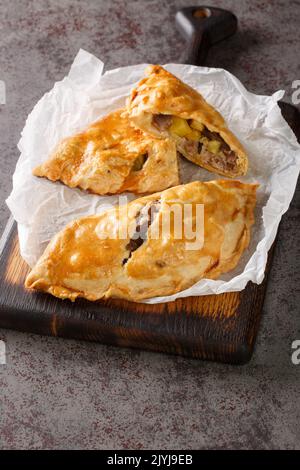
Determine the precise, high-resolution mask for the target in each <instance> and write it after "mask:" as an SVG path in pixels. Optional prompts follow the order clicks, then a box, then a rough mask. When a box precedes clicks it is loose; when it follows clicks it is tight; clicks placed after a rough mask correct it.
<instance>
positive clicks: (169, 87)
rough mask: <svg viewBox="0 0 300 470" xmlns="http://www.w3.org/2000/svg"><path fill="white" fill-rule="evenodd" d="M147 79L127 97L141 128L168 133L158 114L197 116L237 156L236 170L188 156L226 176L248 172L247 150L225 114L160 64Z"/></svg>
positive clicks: (134, 118) (153, 66) (131, 110)
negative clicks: (155, 122)
mask: <svg viewBox="0 0 300 470" xmlns="http://www.w3.org/2000/svg"><path fill="white" fill-rule="evenodd" d="M145 75H146V76H145V78H143V79H142V80H141V81H140V82H139V83H138V85H137V86H136V88H134V89H133V90H132V92H131V95H130V97H129V99H128V100H127V110H128V112H129V114H130V116H131V118H132V120H133V122H134V124H135V125H136V126H137V127H138V128H139V129H143V130H145V131H147V132H149V133H151V134H152V135H153V136H161V137H162V136H165V137H166V136H167V135H168V132H167V131H161V130H158V129H157V128H156V127H155V126H153V124H152V117H153V115H154V114H165V115H173V116H178V117H181V118H183V119H195V120H197V121H199V122H201V123H202V124H204V125H205V126H206V128H207V129H208V130H209V131H211V132H216V133H218V134H219V135H220V136H221V137H222V139H223V140H224V141H225V142H226V143H227V144H228V146H229V147H230V149H231V150H232V151H234V152H235V153H236V155H237V157H238V158H237V162H236V166H235V168H234V170H228V169H226V170H225V171H222V170H221V169H219V168H216V167H215V166H212V165H210V164H208V163H206V162H205V161H203V159H201V158H199V157H197V158H195V157H193V156H192V155H187V154H185V155H184V156H185V157H186V158H188V159H189V160H191V161H193V162H194V163H196V164H197V165H200V166H202V167H203V168H206V169H207V170H209V171H212V172H214V173H219V174H221V175H223V176H229V177H237V176H241V175H245V174H246V173H247V169H248V158H247V155H246V152H245V149H244V148H243V146H242V145H241V143H240V142H239V141H238V139H237V138H236V136H235V135H234V134H233V133H232V132H231V131H230V130H229V129H228V128H227V126H226V123H225V121H224V119H223V117H222V116H221V114H220V113H219V112H218V111H217V110H216V109H215V108H213V106H211V105H209V104H208V103H207V102H206V101H205V99H204V98H203V97H202V95H201V94H200V93H199V92H197V91H196V90H194V89H193V88H191V87H190V86H188V85H186V84H185V83H183V82H182V81H181V80H179V78H177V77H175V76H174V75H172V74H171V73H170V72H168V71H167V70H165V69H164V68H163V67H161V66H159V65H150V66H148V67H147V69H146V71H145Z"/></svg>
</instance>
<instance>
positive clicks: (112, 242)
mask: <svg viewBox="0 0 300 470" xmlns="http://www.w3.org/2000/svg"><path fill="white" fill-rule="evenodd" d="M256 188H257V185H255V184H243V183H241V182H239V181H230V180H226V181H222V180H218V181H209V182H205V183H202V182H199V181H196V182H193V183H189V184H185V185H181V186H176V187H174V188H170V189H167V190H165V191H163V192H161V193H156V194H152V195H150V196H145V197H143V198H139V199H136V200H134V201H132V202H130V203H129V204H127V205H123V206H118V207H115V208H112V209H110V210H108V211H106V212H104V213H102V214H100V215H95V216H90V217H84V218H82V219H78V220H75V221H74V222H72V223H71V224H69V225H68V226H67V227H66V228H65V229H64V230H62V231H61V232H60V233H58V234H57V235H56V236H55V237H54V238H53V239H52V241H51V242H50V244H49V245H48V247H47V248H46V251H45V252H44V254H43V255H42V257H41V258H40V260H39V261H38V263H37V264H36V266H35V267H34V268H33V270H32V271H31V273H30V274H29V275H28V277H27V279H26V283H25V285H26V287H27V288H34V289H38V290H41V291H44V292H48V293H50V294H52V295H55V296H56V297H60V298H62V299H65V298H69V299H71V300H74V299H76V297H85V298H86V299H89V300H98V299H102V298H108V297H119V298H123V299H128V300H133V301H139V300H142V299H146V298H149V297H155V296H162V295H171V294H174V293H176V292H178V291H180V290H183V289H186V288H188V287H190V286H192V285H193V284H194V283H196V282H197V281H199V280H200V279H202V278H209V279H216V278H217V277H219V276H220V275H221V274H222V273H225V272H227V271H230V270H231V269H233V268H234V267H235V266H236V265H237V263H238V261H239V259H240V257H241V255H242V253H243V252H244V250H245V249H246V248H247V246H248V243H249V239H250V227H251V225H252V224H253V221H254V216H253V210H254V206H255V201H256ZM198 208H200V210H199V211H198ZM201 208H202V209H203V210H202V211H201ZM197 212H199V214H198V213H197ZM180 214H181V216H182V218H180ZM166 221H169V222H170V225H169V226H168V224H167V223H166ZM180 229H181V230H180ZM180 232H181V233H180Z"/></svg>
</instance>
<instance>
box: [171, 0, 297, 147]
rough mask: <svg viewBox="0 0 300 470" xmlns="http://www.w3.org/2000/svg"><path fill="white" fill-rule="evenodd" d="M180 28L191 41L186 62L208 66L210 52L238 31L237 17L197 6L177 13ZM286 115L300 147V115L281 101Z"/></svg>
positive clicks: (280, 104)
mask: <svg viewBox="0 0 300 470" xmlns="http://www.w3.org/2000/svg"><path fill="white" fill-rule="evenodd" d="M176 25H177V28H178V29H179V31H180V33H181V34H182V36H183V37H184V38H185V39H186V40H187V43H188V45H187V51H186V52H185V55H184V60H183V62H184V63H186V64H191V65H205V60H206V57H207V54H208V51H209V48H210V47H211V46H212V45H213V44H216V43H218V42H221V41H223V40H224V39H226V38H228V37H229V36H232V35H233V34H234V33H235V32H236V31H237V25H238V21H237V17H236V16H235V15H234V14H233V13H231V12H230V11H228V10H223V9H222V8H215V7H208V6H197V7H187V8H182V9H181V10H179V11H178V12H177V13H176ZM278 105H279V106H280V109H281V112H282V115H283V117H284V119H285V120H286V121H287V123H288V124H289V126H290V127H291V128H292V130H293V132H294V134H295V135H296V137H297V140H298V142H299V143H300V112H299V110H298V109H297V108H296V107H295V106H293V105H292V104H290V103H286V102H285V101H282V100H281V101H279V102H278Z"/></svg>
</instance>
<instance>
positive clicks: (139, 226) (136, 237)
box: [122, 200, 160, 266]
mask: <svg viewBox="0 0 300 470" xmlns="http://www.w3.org/2000/svg"><path fill="white" fill-rule="evenodd" d="M159 209H160V201H159V200H158V201H152V202H151V203H149V204H146V205H145V206H144V207H143V208H142V209H141V211H139V212H138V213H137V215H136V228H135V233H134V234H133V236H132V238H131V239H130V240H129V242H128V243H127V245H126V250H128V251H129V255H128V257H127V258H125V259H123V263H122V264H123V266H124V265H125V264H126V263H127V261H128V260H129V258H130V257H131V255H132V253H133V252H134V251H136V250H137V249H138V248H139V247H140V246H142V244H143V243H144V242H145V240H147V232H148V229H149V227H150V225H151V224H152V222H153V221H154V219H155V217H156V215H157V214H158V212H159Z"/></svg>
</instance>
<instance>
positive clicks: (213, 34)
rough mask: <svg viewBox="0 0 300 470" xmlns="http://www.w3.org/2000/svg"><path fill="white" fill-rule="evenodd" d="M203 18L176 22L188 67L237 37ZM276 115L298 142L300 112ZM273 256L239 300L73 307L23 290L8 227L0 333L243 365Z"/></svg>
mask: <svg viewBox="0 0 300 470" xmlns="http://www.w3.org/2000/svg"><path fill="white" fill-rule="evenodd" d="M201 10H203V8H202V9H201V8H200V7H198V8H197V9H195V8H194V9H193V8H187V9H183V10H182V11H181V12H180V13H179V14H178V16H177V22H178V23H179V26H180V27H181V29H182V28H183V29H186V31H185V32H186V37H187V39H188V40H189V42H190V49H189V61H190V63H199V61H201V60H202V59H203V58H204V56H205V54H206V52H207V48H208V47H209V45H210V44H212V43H214V42H216V41H219V40H220V39H223V38H225V37H227V36H228V35H230V34H233V33H234V31H235V30H236V18H235V17H234V16H233V15H232V14H230V13H229V12H224V11H223V10H220V9H211V10H212V11H213V12H215V15H214V14H211V15H209V17H208V18H206V17H205V16H204V17H203V16H201V15H202V13H201V14H199V16H197V15H194V13H195V12H196V11H200V12H201ZM204 10H205V11H204V13H203V14H204V15H207V8H205V9H204ZM203 18H206V19H204V20H203ZM195 21H196V23H195ZM201 58H202V59H201ZM282 112H283V115H284V117H285V118H286V119H287V121H288V122H289V124H290V126H291V127H292V128H293V129H294V132H295V133H296V135H298V136H300V129H299V128H300V125H299V123H300V119H299V113H298V111H297V110H296V109H295V108H293V107H292V106H290V105H286V104H285V103H282ZM272 253H273V248H272V249H271V251H270V254H269V258H268V264H267V268H266V275H265V278H264V281H263V283H262V284H261V285H259V286H258V285H255V284H252V283H251V282H250V283H248V285H247V287H246V288H245V289H244V290H243V291H242V292H231V293H228V294H220V295H210V296H203V297H189V298H185V299H178V300H176V301H174V302H169V303H165V304H156V305H148V304H138V303H133V302H127V301H120V300H109V301H100V302H97V303H93V302H88V301H85V300H82V299H80V300H77V301H76V302H75V303H72V302H70V301H69V300H64V301H63V300H59V299H56V298H54V297H51V296H50V295H47V294H42V293H38V292H30V291H28V290H25V288H24V280H25V277H26V275H27V273H28V271H29V268H28V266H27V265H26V263H25V262H24V261H23V260H22V258H21V257H20V253H19V245H18V235H17V227H16V223H15V222H13V220H12V219H11V220H10V221H9V222H8V225H7V227H6V229H5V232H4V234H3V236H2V239H1V241H0V327H1V328H11V329H15V330H19V331H27V332H32V333H38V334H43V335H52V336H61V337H65V338H76V339H83V340H89V341H98V342H101V343H105V344H111V345H117V346H125V347H132V348H140V349H148V350H152V351H160V352H165V353H174V354H181V355H184V356H190V357H194V358H199V359H209V360H214V361H221V362H229V363H232V364H242V363H245V362H247V361H248V360H249V359H250V357H251V355H252V352H253V347H254V342H255V338H256V334H257V331H258V326H259V322H260V318H261V312H262V306H263V301H264V296H265V292H266V286H267V278H268V273H269V270H270V266H271V260H272Z"/></svg>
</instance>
